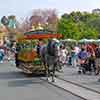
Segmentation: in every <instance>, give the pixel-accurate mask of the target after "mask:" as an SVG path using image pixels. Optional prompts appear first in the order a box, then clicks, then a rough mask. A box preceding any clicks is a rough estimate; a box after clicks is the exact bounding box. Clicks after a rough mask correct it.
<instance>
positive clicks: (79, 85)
mask: <svg viewBox="0 0 100 100" xmlns="http://www.w3.org/2000/svg"><path fill="white" fill-rule="evenodd" d="M56 78H57V79H59V80H62V81H65V82H68V83H70V84H73V85H76V86H78V87H81V88H84V89H86V90H89V91H92V92H95V93H97V94H99V95H100V92H99V91H96V90H94V89H91V88H88V87H86V86H83V85H81V84H78V83H75V82H72V81H68V80H65V79H63V78H60V77H56Z"/></svg>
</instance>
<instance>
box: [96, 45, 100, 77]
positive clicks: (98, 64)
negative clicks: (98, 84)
mask: <svg viewBox="0 0 100 100" xmlns="http://www.w3.org/2000/svg"><path fill="white" fill-rule="evenodd" d="M95 55H96V72H95V74H96V75H98V74H99V67H100V44H99V45H98V46H97V48H96V50H95Z"/></svg>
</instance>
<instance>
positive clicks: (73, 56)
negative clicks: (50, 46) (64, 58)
mask: <svg viewBox="0 0 100 100" xmlns="http://www.w3.org/2000/svg"><path fill="white" fill-rule="evenodd" d="M68 63H69V64H70V65H72V66H74V67H76V66H78V65H79V66H81V68H82V67H84V69H85V71H89V72H92V71H93V70H94V72H95V75H98V74H99V66H100V45H94V44H84V45H81V46H77V47H74V48H72V50H71V53H70V57H69V61H68ZM80 72H81V70H79V73H80ZM83 72H84V71H83ZM84 73H85V72H84Z"/></svg>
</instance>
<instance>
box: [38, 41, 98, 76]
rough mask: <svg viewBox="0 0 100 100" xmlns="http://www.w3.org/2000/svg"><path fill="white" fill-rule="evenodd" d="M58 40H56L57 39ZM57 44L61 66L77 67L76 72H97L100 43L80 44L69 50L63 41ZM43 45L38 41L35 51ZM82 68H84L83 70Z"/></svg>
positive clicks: (96, 73)
mask: <svg viewBox="0 0 100 100" xmlns="http://www.w3.org/2000/svg"><path fill="white" fill-rule="evenodd" d="M57 42H58V41H57ZM58 43H59V44H60V46H59V52H58V53H59V54H58V58H59V62H60V63H61V65H62V66H64V65H68V64H69V65H71V66H73V67H75V68H78V72H79V73H81V72H82V71H83V73H86V71H88V72H90V73H91V72H92V71H94V72H95V75H98V74H99V71H100V70H99V69H100V68H99V67H100V45H99V44H98V45H96V44H92V43H91V44H90V43H89V44H82V45H76V46H74V47H71V49H70V50H68V49H66V47H65V45H64V44H63V43H60V42H58ZM42 45H44V44H43V43H42V42H38V46H37V53H39V48H40V47H42ZM83 69H84V70H83Z"/></svg>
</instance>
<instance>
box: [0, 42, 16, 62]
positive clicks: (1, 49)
mask: <svg viewBox="0 0 100 100" xmlns="http://www.w3.org/2000/svg"><path fill="white" fill-rule="evenodd" d="M15 53H16V42H13V43H8V42H7V43H4V44H3V45H2V46H0V63H4V62H8V61H11V62H14V59H15Z"/></svg>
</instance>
